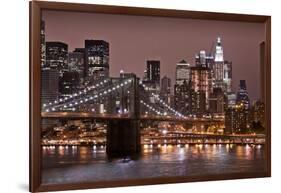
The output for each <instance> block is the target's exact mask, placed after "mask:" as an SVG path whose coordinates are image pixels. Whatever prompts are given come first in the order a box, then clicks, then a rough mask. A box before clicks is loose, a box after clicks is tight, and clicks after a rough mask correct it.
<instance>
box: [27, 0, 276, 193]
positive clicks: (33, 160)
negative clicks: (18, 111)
mask: <svg viewBox="0 0 281 193" xmlns="http://www.w3.org/2000/svg"><path fill="white" fill-rule="evenodd" d="M29 9H30V37H29V39H30V66H29V69H30V83H29V85H30V101H29V102H30V106H29V108H30V110H29V112H30V120H29V121H30V131H29V132H30V166H29V167H30V186H29V187H30V189H29V190H30V191H31V192H37V191H60V190H75V189H88V188H104V187H121V186H136V185H149V184H166V183H180V182H195V181H210V180H226V179H242V178H259V177H270V176H271V16H263V15H245V14H230V13H212V12H199V11H183V10H169V9H153V8H136V7H120V6H104V5H93V4H78V3H61V2H46V1H30V2H29ZM42 10H56V11H72V12H88V13H103V14H122V15H136V16H139V15H141V16H158V17H173V18H189V19H204V20H218V21H239V22H253V23H263V24H264V26H265V36H266V37H265V47H264V59H263V61H262V63H263V64H264V65H263V66H261V73H262V75H261V77H262V80H261V86H262V88H261V89H262V92H263V95H264V101H265V123H266V128H267V130H266V149H265V154H266V158H267V159H266V170H265V171H264V172H253V173H234V174H217V175H202V176H195V177H191V176H186V177H182V176H181V177H160V178H151V179H141V180H126V181H110V182H108V181H107V182H103V181H100V182H92V183H88V182H87V183H76V184H57V185H42V184H41V131H40V130H39V129H38V128H40V125H41V100H40V89H41V83H40V77H41V74H40V21H41V14H42Z"/></svg>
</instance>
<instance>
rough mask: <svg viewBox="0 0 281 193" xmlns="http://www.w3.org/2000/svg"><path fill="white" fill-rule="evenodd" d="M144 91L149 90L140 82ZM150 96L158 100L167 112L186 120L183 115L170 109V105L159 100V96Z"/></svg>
mask: <svg viewBox="0 0 281 193" xmlns="http://www.w3.org/2000/svg"><path fill="white" fill-rule="evenodd" d="M139 84H140V85H141V86H142V87H143V88H144V90H149V88H148V87H147V86H145V85H144V84H143V83H142V82H140V83H139ZM152 96H153V97H154V98H155V99H156V100H158V101H159V102H160V104H161V105H163V106H164V107H166V108H167V109H168V110H170V111H172V112H173V114H174V115H176V116H178V117H181V118H186V117H185V116H184V115H182V114H181V113H180V112H178V111H176V110H175V109H174V108H172V107H171V106H170V105H168V104H167V103H165V102H164V101H163V100H162V99H160V98H159V96H157V95H156V94H154V93H152Z"/></svg>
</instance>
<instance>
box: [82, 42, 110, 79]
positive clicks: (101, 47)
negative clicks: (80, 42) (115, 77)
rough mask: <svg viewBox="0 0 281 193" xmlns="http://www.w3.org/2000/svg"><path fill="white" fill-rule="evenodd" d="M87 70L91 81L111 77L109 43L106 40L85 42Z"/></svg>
mask: <svg viewBox="0 0 281 193" xmlns="http://www.w3.org/2000/svg"><path fill="white" fill-rule="evenodd" d="M85 68H86V76H87V77H88V78H89V80H98V79H103V78H108V77H109V43H108V42H106V41H104V40H85Z"/></svg>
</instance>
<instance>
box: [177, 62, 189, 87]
mask: <svg viewBox="0 0 281 193" xmlns="http://www.w3.org/2000/svg"><path fill="white" fill-rule="evenodd" d="M190 74H191V71H190V64H188V63H187V62H186V61H185V60H181V61H180V62H179V63H178V64H177V66H176V84H178V85H181V84H183V82H184V81H186V82H189V81H190Z"/></svg>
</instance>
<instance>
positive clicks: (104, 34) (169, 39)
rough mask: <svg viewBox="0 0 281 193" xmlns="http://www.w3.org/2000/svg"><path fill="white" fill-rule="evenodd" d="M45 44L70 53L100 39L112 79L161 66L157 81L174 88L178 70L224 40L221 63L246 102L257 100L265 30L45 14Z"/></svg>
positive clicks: (176, 20) (160, 19)
mask: <svg viewBox="0 0 281 193" xmlns="http://www.w3.org/2000/svg"><path fill="white" fill-rule="evenodd" d="M42 17H43V20H44V21H45V25H46V26H45V34H46V41H61V42H64V43H67V44H68V46H69V48H68V49H69V51H73V50H74V49H75V48H80V47H84V40H85V39H102V40H105V41H107V42H109V46H110V54H109V55H110V75H111V76H118V75H119V71H120V70H121V69H123V70H124V71H125V72H134V73H136V74H137V75H138V76H139V77H142V76H143V71H144V69H145V66H146V60H152V59H157V60H160V61H161V77H163V76H164V75H167V76H168V77H170V78H171V79H172V83H174V81H175V80H174V79H175V68H176V64H177V63H178V62H179V61H180V60H182V59H185V60H186V61H187V62H188V63H190V64H194V60H195V59H194V55H195V54H196V53H198V52H199V51H200V50H206V51H207V52H209V51H210V50H211V47H212V44H213V43H214V41H215V40H216V38H217V37H218V36H219V37H221V38H222V45H223V49H224V59H225V60H228V61H232V68H233V72H232V76H233V91H235V92H236V89H237V88H238V84H239V80H240V79H245V80H246V82H247V87H248V92H249V95H250V99H251V101H252V100H255V99H258V98H259V96H260V93H259V92H260V74H259V64H260V63H259V44H260V42H262V41H264V35H265V34H264V25H263V24H259V23H245V22H225V21H211V20H193V19H180V18H167V17H147V16H128V15H110V14H95V13H80V12H64V11H46V10H45V11H43V14H42Z"/></svg>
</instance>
